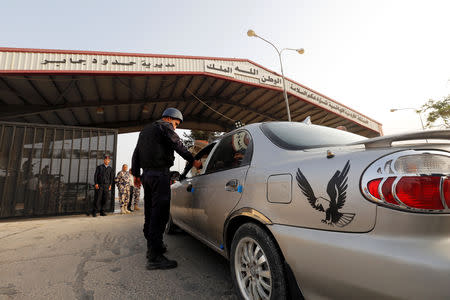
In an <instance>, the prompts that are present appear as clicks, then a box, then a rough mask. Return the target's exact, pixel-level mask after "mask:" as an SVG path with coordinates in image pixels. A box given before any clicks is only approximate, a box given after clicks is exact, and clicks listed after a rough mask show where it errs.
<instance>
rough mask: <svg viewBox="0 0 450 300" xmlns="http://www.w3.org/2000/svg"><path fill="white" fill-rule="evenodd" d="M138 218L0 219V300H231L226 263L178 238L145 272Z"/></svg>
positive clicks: (189, 240)
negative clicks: (168, 265)
mask: <svg viewBox="0 0 450 300" xmlns="http://www.w3.org/2000/svg"><path fill="white" fill-rule="evenodd" d="M143 218H144V216H143V213H142V211H139V212H137V213H134V214H131V215H117V214H114V215H113V214H110V215H108V216H106V217H97V218H92V217H86V216H67V217H53V218H46V219H32V220H20V221H3V222H0V299H236V296H235V294H234V292H233V288H232V283H231V278H230V271H229V268H228V262H227V261H226V260H225V259H224V258H222V257H221V256H220V255H219V254H217V253H215V252H214V251H212V250H210V249H209V248H207V247H206V246H204V245H203V244H201V243H200V242H198V241H197V240H195V239H193V238H192V237H191V236H189V235H187V234H185V233H178V234H176V235H174V236H167V237H166V242H167V244H168V246H169V252H168V253H167V256H168V257H169V258H174V259H176V260H177V261H178V264H179V266H178V268H176V269H173V270H165V271H161V270H157V271H148V270H147V269H146V268H145V263H146V258H145V251H146V244H145V240H144V238H143V235H142V224H143Z"/></svg>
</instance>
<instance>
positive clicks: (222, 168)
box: [192, 130, 253, 248]
mask: <svg viewBox="0 0 450 300" xmlns="http://www.w3.org/2000/svg"><path fill="white" fill-rule="evenodd" d="M252 152H253V143H252V140H251V136H250V134H249V133H248V132H247V131H245V130H240V131H236V132H233V133H231V134H228V135H226V136H225V137H224V138H222V139H221V141H220V142H219V144H218V145H217V147H216V148H215V149H214V152H213V153H212V154H211V157H210V158H209V160H208V162H207V166H206V170H205V172H204V174H203V175H201V176H198V177H196V178H195V180H196V182H195V183H193V187H194V193H193V195H194V202H193V204H192V216H193V225H194V228H195V231H196V232H197V233H198V234H199V235H200V236H202V237H203V238H204V239H206V240H208V241H209V242H210V243H212V244H213V245H215V246H216V247H218V248H223V246H222V245H221V243H222V232H223V225H224V223H225V219H226V217H227V216H228V214H229V213H230V212H231V211H232V209H233V208H234V207H235V206H236V204H237V203H238V202H239V200H240V199H241V195H242V192H243V191H244V189H245V177H246V174H247V170H248V168H249V166H250V162H251V156H252Z"/></svg>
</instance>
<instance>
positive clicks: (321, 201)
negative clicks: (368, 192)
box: [296, 161, 355, 227]
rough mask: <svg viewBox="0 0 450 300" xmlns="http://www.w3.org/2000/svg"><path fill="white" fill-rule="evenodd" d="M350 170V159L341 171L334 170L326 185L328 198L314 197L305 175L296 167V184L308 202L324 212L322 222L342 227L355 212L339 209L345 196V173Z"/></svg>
mask: <svg viewBox="0 0 450 300" xmlns="http://www.w3.org/2000/svg"><path fill="white" fill-rule="evenodd" d="M349 170H350V161H347V163H346V164H345V166H344V168H343V169H342V171H339V170H338V171H336V172H335V173H334V175H333V177H331V179H330V181H329V182H328V185H327V194H328V198H329V199H327V198H324V197H316V196H315V195H314V191H313V189H312V188H311V185H310V184H309V182H308V180H307V179H306V177H305V175H303V173H302V171H300V169H297V176H296V178H297V184H298V187H299V188H300V189H301V190H302V193H303V195H305V196H306V198H307V199H308V202H309V204H311V206H312V207H313V208H315V209H316V210H318V211H323V212H325V218H324V219H322V223H326V224H328V225H330V226H334V225H336V226H338V227H344V226H347V225H348V224H350V223H351V222H352V221H353V219H354V217H355V214H353V213H342V212H340V211H339V210H340V209H341V208H342V207H343V206H344V204H345V199H346V197H347V186H348V184H347V175H348V171H349Z"/></svg>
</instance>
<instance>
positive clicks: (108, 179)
mask: <svg viewBox="0 0 450 300" xmlns="http://www.w3.org/2000/svg"><path fill="white" fill-rule="evenodd" d="M110 162H111V159H110V158H109V155H105V156H103V164H101V165H100V166H97V168H96V169H95V174H94V183H95V195H94V203H93V208H92V216H93V217H96V216H97V211H98V206H97V202H98V200H99V199H100V216H106V214H105V210H104V206H105V203H106V202H107V201H108V200H109V199H110V197H111V185H112V183H113V180H114V171H113V169H112V168H111V167H110V166H109V163H110Z"/></svg>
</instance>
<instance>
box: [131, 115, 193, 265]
mask: <svg viewBox="0 0 450 300" xmlns="http://www.w3.org/2000/svg"><path fill="white" fill-rule="evenodd" d="M182 121H183V115H182V114H181V112H180V111H179V110H178V109H176V108H167V109H166V110H165V111H164V112H163V114H162V119H161V120H158V121H156V122H154V123H152V124H149V125H147V126H146V127H145V128H144V129H143V130H142V131H141V133H140V134H139V139H138V142H137V145H136V148H135V149H134V153H133V160H132V167H131V172H132V173H133V175H134V176H135V183H136V188H139V187H140V183H141V179H140V178H141V177H142V184H143V185H144V214H145V221H144V236H145V238H146V239H147V259H148V263H147V269H149V270H154V269H171V268H175V267H176V266H177V262H176V261H174V260H168V259H167V258H166V257H165V256H164V255H163V253H164V252H166V250H167V249H166V247H165V246H164V244H163V233H164V229H165V227H166V223H167V221H168V220H169V210H170V175H169V169H170V167H171V166H173V162H174V159H175V157H174V150H175V151H176V152H177V153H178V154H179V155H181V157H183V158H184V159H185V160H187V161H188V162H190V163H193V164H194V166H195V167H196V168H200V167H201V162H200V161H198V160H194V157H193V156H192V154H191V153H190V152H189V151H188V150H187V149H186V147H185V146H184V145H183V143H182V142H181V139H180V137H179V136H178V135H177V134H176V133H175V129H176V128H177V127H178V126H179V125H180V123H181V122H182ZM141 168H142V169H143V170H144V172H143V174H142V176H141Z"/></svg>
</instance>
